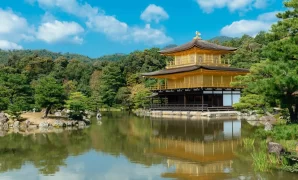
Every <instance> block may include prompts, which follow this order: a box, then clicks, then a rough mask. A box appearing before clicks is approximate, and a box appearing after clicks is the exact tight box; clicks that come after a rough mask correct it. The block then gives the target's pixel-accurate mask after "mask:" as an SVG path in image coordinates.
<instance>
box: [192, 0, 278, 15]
mask: <svg viewBox="0 0 298 180" xmlns="http://www.w3.org/2000/svg"><path fill="white" fill-rule="evenodd" d="M196 1H197V3H198V4H199V6H200V7H201V9H203V11H204V12H206V13H211V12H213V11H214V9H221V8H224V7H227V8H228V9H229V10H230V11H231V12H234V11H236V10H240V11H247V10H250V9H252V8H257V9H260V8H265V7H267V5H268V3H269V2H270V1H274V0H196Z"/></svg>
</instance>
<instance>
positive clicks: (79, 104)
mask: <svg viewBox="0 0 298 180" xmlns="http://www.w3.org/2000/svg"><path fill="white" fill-rule="evenodd" d="M87 100H88V99H87V97H86V96H85V95H83V94H82V93H81V92H73V93H71V94H70V96H69V99H68V100H67V101H66V105H65V107H66V108H67V109H69V110H70V117H71V118H72V119H76V120H82V119H83V115H84V114H85V113H84V112H85V110H86V109H87V107H88V106H87V104H88V102H87Z"/></svg>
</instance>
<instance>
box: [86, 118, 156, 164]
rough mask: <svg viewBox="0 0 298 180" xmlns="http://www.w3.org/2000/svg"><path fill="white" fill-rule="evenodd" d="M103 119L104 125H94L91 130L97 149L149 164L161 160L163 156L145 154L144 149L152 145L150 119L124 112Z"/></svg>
mask: <svg viewBox="0 0 298 180" xmlns="http://www.w3.org/2000/svg"><path fill="white" fill-rule="evenodd" d="M102 121H103V123H102V126H100V127H98V126H97V127H96V126H93V127H91V132H90V134H91V139H92V145H93V147H94V148H95V149H96V150H97V151H102V152H106V153H109V154H113V155H116V156H119V155H124V156H126V157H127V158H128V159H129V160H130V161H132V162H137V163H141V164H144V165H147V166H150V165H152V164H157V163H160V162H161V158H158V157H152V156H146V155H144V150H145V149H148V148H150V146H151V145H150V135H151V124H150V121H148V120H144V121H143V120H142V119H140V118H138V117H135V116H126V115H123V114H122V113H119V114H118V113H114V114H113V115H111V116H110V117H107V116H104V118H103V119H102Z"/></svg>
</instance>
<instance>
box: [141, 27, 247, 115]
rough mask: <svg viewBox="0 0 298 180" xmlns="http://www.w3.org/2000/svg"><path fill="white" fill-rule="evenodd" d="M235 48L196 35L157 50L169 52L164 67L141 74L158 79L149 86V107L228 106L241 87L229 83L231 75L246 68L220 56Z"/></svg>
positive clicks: (196, 108)
mask: <svg viewBox="0 0 298 180" xmlns="http://www.w3.org/2000/svg"><path fill="white" fill-rule="evenodd" d="M236 50H237V49H236V48H233V47H226V46H221V45H217V44H213V43H211V42H208V41H204V40H202V39H201V37H200V33H198V32H197V35H196V37H195V38H194V39H193V40H192V41H190V42H188V43H186V44H183V45H181V46H177V47H174V48H170V49H165V50H162V51H160V53H161V54H162V55H165V56H172V57H173V61H170V62H167V66H166V68H165V69H163V70H160V71H155V72H149V73H144V74H143V76H145V77H148V78H156V79H158V85H157V86H156V87H152V88H151V90H152V92H153V95H152V96H151V98H152V108H154V107H155V108H157V109H158V108H159V107H161V106H162V107H164V108H168V109H167V110H171V108H174V107H176V108H177V107H188V108H189V110H200V111H205V110H212V108H213V107H214V108H217V109H218V108H219V107H223V108H229V107H232V105H233V104H234V103H237V102H239V99H240V95H241V87H233V86H231V82H233V81H234V80H235V76H238V75H246V74H247V73H249V71H248V70H247V69H240V68H233V67H230V61H229V60H224V59H223V58H222V57H223V56H224V55H226V54H229V53H233V52H234V51H236Z"/></svg>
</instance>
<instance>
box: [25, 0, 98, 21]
mask: <svg viewBox="0 0 298 180" xmlns="http://www.w3.org/2000/svg"><path fill="white" fill-rule="evenodd" d="M30 1H31V2H38V4H39V5H40V6H41V7H42V8H60V9H62V10H63V11H65V12H67V13H70V14H73V15H76V16H79V17H92V16H94V15H96V14H98V13H99V9H98V8H96V7H91V6H90V5H89V4H87V3H85V4H79V3H78V2H77V0H30Z"/></svg>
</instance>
